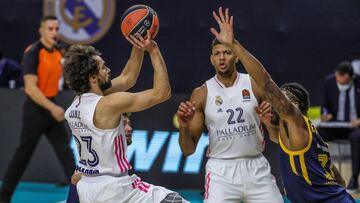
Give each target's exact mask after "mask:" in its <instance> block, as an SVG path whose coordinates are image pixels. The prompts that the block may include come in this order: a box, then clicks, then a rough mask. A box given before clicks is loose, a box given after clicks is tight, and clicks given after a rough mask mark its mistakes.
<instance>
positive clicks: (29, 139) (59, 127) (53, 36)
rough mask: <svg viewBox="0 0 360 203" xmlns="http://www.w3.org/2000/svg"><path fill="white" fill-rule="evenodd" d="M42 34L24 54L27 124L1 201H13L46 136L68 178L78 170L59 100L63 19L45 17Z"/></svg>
mask: <svg viewBox="0 0 360 203" xmlns="http://www.w3.org/2000/svg"><path fill="white" fill-rule="evenodd" d="M39 33H40V36H41V37H40V39H39V40H38V41H36V42H35V43H33V44H31V45H30V46H29V47H28V48H27V49H26V50H25V53H24V56H23V65H24V83H25V93H26V96H27V98H26V101H25V103H24V107H23V118H22V120H23V126H22V129H21V136H20V143H19V144H18V146H17V147H16V151H15V154H14V156H13V157H12V160H11V161H10V164H9V166H8V168H7V170H6V172H5V177H4V179H3V182H2V187H1V191H0V202H1V203H3V202H6V203H8V202H10V200H11V196H12V195H13V193H14V191H15V188H16V186H17V184H18V182H19V181H20V179H21V176H22V175H23V173H24V171H25V169H26V166H27V165H28V163H29V161H30V158H31V156H32V154H33V153H34V151H35V148H36V146H37V144H38V142H39V141H40V138H41V136H42V135H45V136H46V138H47V139H48V141H49V143H50V144H51V145H52V146H53V148H54V149H55V152H56V155H57V157H58V159H59V161H60V162H61V165H62V168H63V170H64V172H65V175H66V176H67V178H68V181H70V178H71V175H72V173H73V171H74V169H75V162H74V157H73V153H72V151H71V149H70V135H69V134H68V133H67V131H66V128H65V123H64V109H63V108H62V107H61V106H60V105H59V104H58V103H57V102H56V96H57V94H58V91H59V87H58V84H59V80H60V78H61V75H62V66H61V58H62V55H61V52H60V51H59V49H58V48H57V47H56V46H55V45H56V44H57V43H58V39H59V22H58V20H57V19H56V17H55V16H45V17H44V18H42V19H41V23H40V28H39ZM45 167H46V166H45ZM40 202H41V201H40Z"/></svg>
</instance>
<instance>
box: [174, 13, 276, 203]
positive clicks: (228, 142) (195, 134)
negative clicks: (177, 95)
mask: <svg viewBox="0 0 360 203" xmlns="http://www.w3.org/2000/svg"><path fill="white" fill-rule="evenodd" d="M221 14H222V13H221ZM214 15H215V14H214ZM215 16H216V15H215ZM239 59H240V61H241V63H242V64H243V65H244V66H245V67H246V66H252V65H253V64H251V63H249V61H250V60H252V56H250V55H248V56H246V57H242V58H241V57H240V56H238V55H237V53H235V52H233V51H232V50H231V49H230V47H229V46H228V45H226V44H224V43H222V41H220V40H218V39H215V40H214V41H213V43H212V54H211V56H210V60H211V63H212V65H213V66H214V67H215V71H216V75H215V76H214V77H213V78H211V79H210V80H208V81H206V82H205V84H204V85H202V86H201V87H198V88H196V89H195V90H194V91H193V93H192V95H191V98H190V101H186V102H182V103H181V104H180V105H179V108H178V111H177V118H178V121H179V130H180V138H179V143H180V147H181V150H182V152H183V153H184V155H186V156H188V155H191V154H192V153H194V152H195V150H196V145H197V143H198V141H199V138H200V136H201V133H202V132H203V130H204V127H205V125H206V127H207V129H208V132H209V139H210V143H209V148H208V157H209V160H208V162H207V164H206V177H205V193H204V202H211V203H212V202H214V203H219V202H246V203H253V202H259V203H260V202H261V203H266V202H268V203H278V202H283V199H282V197H281V194H280V192H279V190H278V188H277V185H276V183H275V180H274V178H273V176H272V175H271V173H270V165H269V163H268V161H267V160H266V158H265V157H264V156H263V155H262V151H263V148H264V139H263V135H262V130H261V128H260V120H259V118H258V115H257V114H256V111H255V108H256V107H258V103H259V102H261V101H262V100H263V92H262V91H259V90H258V87H257V86H256V84H255V83H254V81H253V79H251V78H250V77H249V75H247V74H241V73H238V72H237V70H236V63H237V61H238V60H239Z"/></svg>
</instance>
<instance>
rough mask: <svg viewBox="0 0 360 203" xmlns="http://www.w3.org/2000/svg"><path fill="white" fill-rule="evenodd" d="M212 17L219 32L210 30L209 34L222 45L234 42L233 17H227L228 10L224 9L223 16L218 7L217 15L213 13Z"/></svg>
mask: <svg viewBox="0 0 360 203" xmlns="http://www.w3.org/2000/svg"><path fill="white" fill-rule="evenodd" d="M213 17H214V18H215V20H216V22H217V23H218V25H219V28H220V32H218V31H217V30H216V29H215V28H213V27H212V28H210V31H211V33H213V34H214V35H215V37H216V38H217V39H218V40H219V41H220V42H221V43H223V44H225V45H230V44H232V43H233V42H234V29H233V27H234V26H233V21H234V20H233V19H234V17H233V16H230V15H229V9H228V8H226V9H225V14H224V12H223V10H222V7H219V14H217V13H216V12H215V11H213Z"/></svg>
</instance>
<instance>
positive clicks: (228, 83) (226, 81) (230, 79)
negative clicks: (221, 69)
mask: <svg viewBox="0 0 360 203" xmlns="http://www.w3.org/2000/svg"><path fill="white" fill-rule="evenodd" d="M237 77H238V73H237V71H234V72H233V73H232V74H231V75H228V76H227V75H221V74H216V78H217V79H218V80H219V81H220V82H221V83H222V84H223V85H224V86H225V87H232V86H233V85H234V83H235V81H236V79H237Z"/></svg>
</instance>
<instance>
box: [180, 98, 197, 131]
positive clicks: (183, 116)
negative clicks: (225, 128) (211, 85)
mask: <svg viewBox="0 0 360 203" xmlns="http://www.w3.org/2000/svg"><path fill="white" fill-rule="evenodd" d="M195 110H196V107H195V102H194V101H192V102H190V101H185V102H181V103H180V105H179V108H178V111H177V112H176V116H177V119H178V122H179V125H180V126H181V127H187V125H188V124H189V120H191V119H192V118H193V116H194V113H195Z"/></svg>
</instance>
